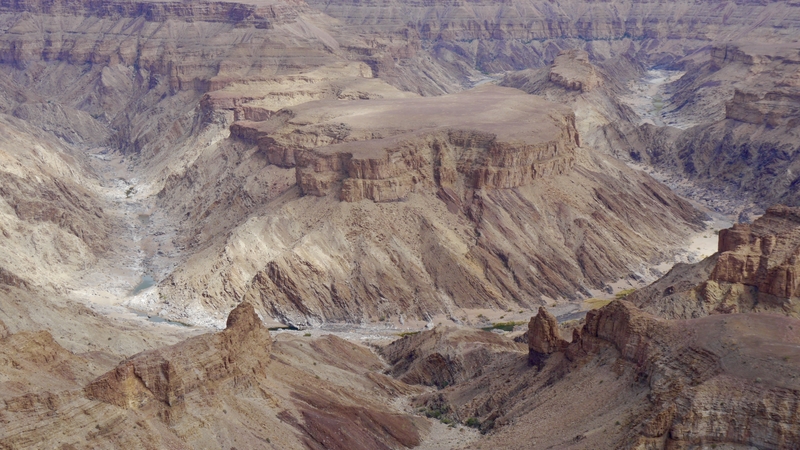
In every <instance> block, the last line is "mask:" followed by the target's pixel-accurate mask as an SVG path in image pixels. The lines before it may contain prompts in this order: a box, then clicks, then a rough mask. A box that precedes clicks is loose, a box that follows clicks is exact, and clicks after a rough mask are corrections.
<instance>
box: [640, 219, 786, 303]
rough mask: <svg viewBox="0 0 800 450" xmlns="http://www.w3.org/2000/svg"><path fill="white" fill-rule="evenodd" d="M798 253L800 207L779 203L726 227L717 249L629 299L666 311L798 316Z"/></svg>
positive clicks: (720, 236) (676, 269)
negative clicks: (752, 218) (749, 219)
mask: <svg viewBox="0 0 800 450" xmlns="http://www.w3.org/2000/svg"><path fill="white" fill-rule="evenodd" d="M798 254H800V209H798V208H791V207H786V206H774V207H771V208H769V209H767V211H766V213H765V214H764V215H763V216H762V217H760V218H759V219H757V220H756V221H755V222H753V223H752V224H736V225H734V226H733V228H729V229H726V230H721V231H720V234H719V252H718V253H717V254H715V255H713V256H711V257H709V258H707V259H706V260H704V261H702V262H700V263H697V264H694V265H691V266H687V265H679V266H677V267H675V268H674V269H673V270H672V271H671V272H670V273H669V274H667V275H666V276H665V277H663V278H662V279H660V280H658V281H657V282H655V283H653V285H651V286H648V287H647V288H645V289H642V290H640V291H638V292H636V293H634V294H632V295H631V296H630V298H629V300H630V301H632V302H634V303H636V304H637V305H639V306H640V307H642V308H644V309H646V310H648V311H651V312H653V313H654V314H658V315H663V316H666V317H684V318H688V317H699V316H704V315H706V314H717V313H743V312H749V311H769V312H775V313H779V314H785V315H789V316H793V317H798V315H800V309H799V308H800V307H798V299H797V297H798V291H797V290H798V281H797V279H796V278H797V276H796V273H797V270H798V268H797V257H798Z"/></svg>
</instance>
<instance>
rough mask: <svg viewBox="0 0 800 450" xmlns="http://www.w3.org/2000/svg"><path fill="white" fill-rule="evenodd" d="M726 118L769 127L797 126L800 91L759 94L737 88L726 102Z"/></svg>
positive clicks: (799, 111) (799, 120)
mask: <svg viewBox="0 0 800 450" xmlns="http://www.w3.org/2000/svg"><path fill="white" fill-rule="evenodd" d="M725 118H727V119H732V120H737V121H739V122H746V123H750V124H754V125H764V126H766V127H768V128H777V127H796V126H797V125H798V124H800V91H794V90H789V91H769V92H766V93H763V94H759V93H749V92H743V91H740V90H738V89H737V90H736V91H735V92H734V94H733V98H732V99H731V100H730V101H729V102H728V103H726V104H725Z"/></svg>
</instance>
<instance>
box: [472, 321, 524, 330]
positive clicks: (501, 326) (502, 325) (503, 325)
mask: <svg viewBox="0 0 800 450" xmlns="http://www.w3.org/2000/svg"><path fill="white" fill-rule="evenodd" d="M526 323H528V322H525V321H522V322H495V323H493V324H492V326H490V327H483V328H481V330H483V331H492V330H503V331H514V327H515V326H517V325H525V324H526Z"/></svg>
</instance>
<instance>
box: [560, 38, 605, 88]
mask: <svg viewBox="0 0 800 450" xmlns="http://www.w3.org/2000/svg"><path fill="white" fill-rule="evenodd" d="M548 80H550V81H551V82H552V83H555V84H557V85H559V86H561V87H563V88H564V89H567V90H571V91H580V92H588V91H590V90H592V89H594V88H596V87H597V86H598V85H600V84H601V82H602V80H601V78H600V76H599V75H598V74H597V73H596V71H595V68H594V66H593V65H592V64H591V63H590V62H589V54H588V53H587V52H585V51H583V50H577V49H572V50H566V51H563V52H561V53H559V54H558V56H556V59H555V61H553V65H552V66H550V72H549V74H548Z"/></svg>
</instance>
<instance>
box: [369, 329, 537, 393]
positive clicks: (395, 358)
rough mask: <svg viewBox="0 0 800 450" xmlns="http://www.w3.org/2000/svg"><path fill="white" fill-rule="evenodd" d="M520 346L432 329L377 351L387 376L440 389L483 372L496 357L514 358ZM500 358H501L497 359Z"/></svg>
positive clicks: (474, 333) (476, 333)
mask: <svg viewBox="0 0 800 450" xmlns="http://www.w3.org/2000/svg"><path fill="white" fill-rule="evenodd" d="M521 347H522V346H521V345H519V344H516V343H514V342H511V341H509V340H507V339H504V338H502V337H501V336H499V335H497V334H494V333H489V332H486V331H480V330H469V329H465V328H456V327H436V328H435V329H433V330H429V331H422V332H420V333H417V334H414V335H410V336H404V337H403V338H401V339H398V340H396V341H394V342H392V343H391V344H389V345H387V346H385V347H383V348H381V349H380V353H381V355H382V356H383V357H384V358H386V360H387V361H388V362H389V364H391V365H392V368H391V370H390V372H389V373H390V375H392V376H393V377H395V378H397V379H399V380H401V381H403V382H405V383H409V384H422V385H426V386H437V387H439V388H443V387H446V386H452V385H454V384H458V383H461V382H464V381H465V380H470V379H473V378H475V377H478V376H481V375H482V374H484V373H487V370H489V368H488V364H489V363H493V362H494V360H495V359H496V358H498V355H506V356H509V357H512V358H513V357H516V356H517V355H518V354H519V351H520V350H521ZM500 357H502V356H500Z"/></svg>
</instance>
